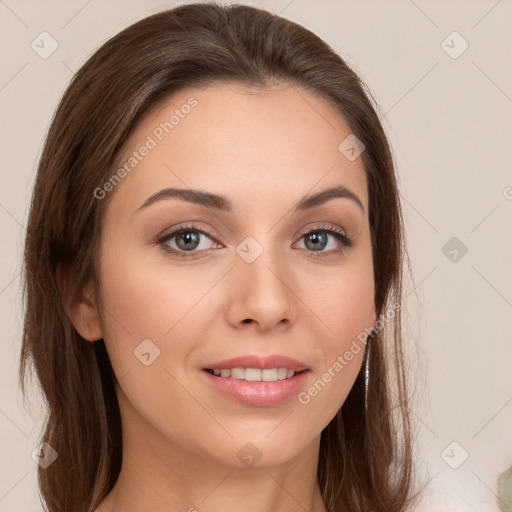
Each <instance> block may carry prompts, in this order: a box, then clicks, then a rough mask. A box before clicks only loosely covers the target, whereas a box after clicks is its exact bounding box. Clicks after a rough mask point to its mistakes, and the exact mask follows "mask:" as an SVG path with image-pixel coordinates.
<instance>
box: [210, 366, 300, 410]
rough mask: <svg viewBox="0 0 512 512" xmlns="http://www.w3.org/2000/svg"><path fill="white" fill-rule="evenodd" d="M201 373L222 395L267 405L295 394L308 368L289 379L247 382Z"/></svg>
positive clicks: (276, 403)
mask: <svg viewBox="0 0 512 512" xmlns="http://www.w3.org/2000/svg"><path fill="white" fill-rule="evenodd" d="M201 373H202V374H204V375H205V376H206V378H207V379H208V381H209V382H210V383H211V384H212V386H213V387H214V388H216V389H217V390H218V391H220V392H221V393H223V394H224V395H226V396H228V397H230V398H232V399H234V400H236V401H238V402H241V403H244V404H247V405H254V406H259V407H269V406H272V405H279V404H281V403H283V402H285V401H286V400H288V399H290V398H291V397H292V396H294V395H296V394H297V393H298V392H299V390H300V389H301V388H302V387H303V385H304V382H305V380H306V378H307V374H308V373H309V370H305V371H303V372H301V373H297V374H295V375H294V376H293V377H291V378H290V379H283V380H277V381H274V382H264V381H260V382H249V381H246V380H243V379H232V378H231V377H217V376H216V375H213V374H211V373H209V372H207V371H206V370H203V371H202V372H201Z"/></svg>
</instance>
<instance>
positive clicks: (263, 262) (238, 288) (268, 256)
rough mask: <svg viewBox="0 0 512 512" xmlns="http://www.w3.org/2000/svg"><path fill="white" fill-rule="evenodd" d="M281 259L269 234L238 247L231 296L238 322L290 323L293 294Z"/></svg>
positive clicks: (251, 237)
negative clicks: (286, 320)
mask: <svg viewBox="0 0 512 512" xmlns="http://www.w3.org/2000/svg"><path fill="white" fill-rule="evenodd" d="M284 256H285V255H284V254H283V251H281V250H280V248H279V247H278V246H277V242H276V240H275V237H274V236H273V232H272V231H270V232H268V233H264V232H262V231H260V232H258V234H256V235H254V236H252V235H250V236H247V237H246V238H245V239H243V240H242V242H241V243H239V244H238V246H237V247H236V259H235V263H234V277H235V283H234V285H233V289H232V292H231V293H232V300H233V301H234V303H236V304H237V306H236V310H237V315H236V316H237V317H238V320H239V321H244V320H247V319H252V320H255V321H257V322H258V323H260V324H262V325H263V324H265V325H273V324H277V323H279V322H280V321H281V320H282V319H290V315H291V314H292V310H291V308H292V303H293V293H292V291H291V283H289V281H290V272H288V271H287V268H288V266H287V262H286V261H285V260H284Z"/></svg>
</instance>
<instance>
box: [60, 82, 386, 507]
mask: <svg viewBox="0 0 512 512" xmlns="http://www.w3.org/2000/svg"><path fill="white" fill-rule="evenodd" d="M190 97H193V98H195V99H196V100H197V102H198V104H197V106H196V107H195V108H193V109H192V111H191V112H190V114H188V115H187V116H186V117H185V118H184V119H181V120H180V123H179V124H178V125H177V126H175V127H174V129H173V130H172V132H171V133H169V134H168V135H165V137H164V138H163V140H162V141H161V142H159V143H158V145H157V146H156V147H155V148H154V149H152V150H151V151H150V152H149V154H148V155H147V156H146V157H144V158H143V159H142V161H140V162H139V163H138V165H137V166H136V167H135V168H134V169H133V170H132V171H131V172H130V173H129V174H128V175H127V176H126V177H125V178H124V179H123V180H122V181H121V182H120V183H119V184H118V185H117V186H116V187H115V189H114V190H113V191H110V192H109V197H108V201H109V202H108V207H107V208H106V211H105V215H104V218H103V225H102V230H103V231H102V237H101V243H100V282H101V291H100V297H99V298H100V299H101V301H100V302H98V301H95V299H94V294H92V292H84V295H83V298H82V300H81V302H80V303H79V304H78V305H77V306H76V307H75V308H74V309H73V310H72V311H71V312H70V316H71V317H72V320H73V323H74V324H75V327H76V328H77V330H78V331H79V332H80V334H82V336H83V337H84V338H86V339H88V340H90V341H94V340H96V339H100V338H104V340H105V343H106V346H107V350H108V353H109V357H110V359H111V361H112V365H113V368H114V371H115V374H116V376H117V379H118V381H119V385H118V388H117V394H118V399H119V405H120V410H121V416H122V428H123V465H122V470H121V473H120V476H119V479H118V481H117V483H116V485H115V487H114V488H113V489H112V491H111V492H110V494H109V495H108V496H107V497H106V498H105V500H104V501H103V502H102V503H101V505H100V506H99V507H98V508H97V512H119V511H123V512H131V511H139V510H152V511H156V512H159V511H162V512H163V511H164V510H165V511H166V512H167V511H169V510H173V511H174V510H176V511H178V510H182V511H190V512H192V511H193V510H197V511H198V512H213V511H218V510H244V511H246V512H284V511H289V510H305V511H313V512H323V511H326V508H325V505H324V503H323V501H322V498H321V494H320V490H319V487H318V483H317V480H316V471H317V465H318V452H319V443H320V434H321V431H322V429H323V428H324V427H325V426H326V425H327V424H328V423H329V422H330V421H331V419H332V418H333V417H334V415H335V414H336V412H337V411H338V410H339V408H340V407H341V406H342V404H343V402H344V401H345V398H346V396H347V395H348V393H349V391H350V389H351V387H352V385H353V383H354V380H355V378H356V376H357V374H358V372H359V370H360V367H361V363H362V357H363V350H361V351H360V352H359V353H358V354H356V355H354V357H353V359H352V360H351V361H350V362H349V363H348V364H347V365H346V366H345V367H344V368H343V370H342V371H341V372H340V373H339V374H337V375H336V377H335V378H333V379H332V380H331V381H330V382H329V383H328V384H327V385H326V386H325V387H324V389H323V390H322V391H321V392H320V393H318V395H317V396H315V397H313V398H311V401H310V402H309V403H308V404H307V405H303V404H301V403H300V402H299V401H298V399H297V396H294V397H292V399H290V400H288V401H286V402H285V403H282V404H280V405H277V406H272V407H256V406H249V405H244V404H240V403H238V402H234V401H233V400H231V399H229V398H226V397H224V396H222V395H220V394H219V392H218V391H216V390H215V389H214V388H213V387H211V386H209V385H208V384H205V381H204V379H203V378H202V377H203V375H202V374H201V369H202V368H204V367H206V366H207V365H208V363H213V362H215V361H219V360H222V359H227V358H231V357H235V356H240V355H246V354H284V355H287V356H290V357H293V358H295V359H298V360H300V361H303V362H305V363H306V364H307V365H308V366H309V368H310V373H309V374H308V376H307V381H306V384H305V385H304V387H303V389H305V390H307V388H309V387H310V386H311V385H312V384H313V383H314V382H315V381H317V380H318V379H319V378H320V377H321V376H322V374H323V373H324V372H326V371H327V369H328V368H329V367H332V365H333V363H334V362H335V361H336V360H337V357H338V356H339V355H343V354H344V353H345V352H346V351H347V350H348V349H349V348H350V346H351V343H352V342H353V340H355V339H357V336H358V334H360V333H361V332H362V331H364V329H365V328H371V326H372V325H373V324H374V323H375V320H376V317H375V310H374V303H373V298H374V276H373V266H372V249H371V242H370V229H369V222H368V197H367V184H366V178H365V173H364V167H363V163H362V160H361V158H357V159H356V160H354V161H350V160H348V159H347V158H346V157H345V156H344V155H343V154H342V153H341V152H340V151H339V150H338V145H339V144H340V142H341V141H343V140H344V139H345V138H346V137H347V136H348V135H349V134H350V133H351V130H350V129H349V127H348V125H347V124H346V123H345V121H344V120H343V119H342V118H341V117H340V115H339V114H338V113H337V112H336V111H335V110H334V108H333V107H332V106H331V105H330V104H329V103H327V102H326V101H325V100H323V99H321V98H318V97H316V96H314V95H313V94H312V93H310V92H308V91H306V90H304V89H301V88H298V87H293V88H292V87H288V86H281V87H277V86H276V87H272V88H267V89H265V90H264V91H262V90H258V91H256V90H249V89H247V88H245V87H242V86H237V85H233V84H231V85H226V84H217V85H214V86H209V87H208V88H206V89H197V88H189V89H186V90H183V91H181V92H179V93H178V94H175V95H174V96H173V97H172V98H169V99H166V100H165V101H164V102H162V103H160V104H159V105H158V106H157V108H153V109H152V111H151V112H150V113H149V114H148V115H147V116H146V117H145V118H144V119H143V120H142V122H141V123H140V124H139V125H138V126H137V127H136V129H135V131H134V132H133V133H132V135H131V137H130V140H129V141H128V145H127V148H126V154H127V155H129V154H131V152H132V151H133V150H136V149H137V148H140V146H142V145H143V144H144V142H145V141H146V140H147V136H148V135H149V134H151V133H152V131H153V130H154V129H155V127H156V126H158V125H159V123H160V122H163V121H164V120H167V119H169V117H170V116H171V115H172V114H173V112H174V110H175V109H176V108H180V106H181V105H183V104H185V103H186V102H187V100H188V99H189V98H190ZM336 185H343V186H345V187H347V188H348V189H350V190H351V191H352V192H353V193H354V194H356V195H357V197H358V198H359V199H360V201H361V203H362V205H363V207H364V211H362V210H361V209H360V208H359V207H358V205H357V204H356V203H355V202H354V201H351V200H349V199H346V198H345V199H342V198H336V199H332V200H330V201H328V202H326V203H325V204H323V205H320V206H318V207H316V208H313V209H311V210H306V211H303V212H293V211H291V208H292V205H293V204H295V202H296V201H298V200H299V199H300V198H302V197H303V196H304V195H306V194H308V195H309V194H312V193H315V192H319V191H321V190H323V189H325V188H329V187H331V186H336ZM168 187H176V188H183V189H187V188H193V189H201V190H203V191H208V192H211V193H216V194H222V195H224V196H227V197H228V198H229V199H230V200H231V201H232V202H233V203H234V204H235V205H236V209H235V211H233V212H221V211H216V210H213V209H209V208H206V207H204V206H200V205H195V204H192V203H188V202H184V201H182V200H180V199H176V198H173V199H165V200H162V201H157V202H155V203H153V204H152V205H150V206H148V207H147V208H142V209H140V210H138V209H139V208H140V206H141V205H142V204H143V203H144V202H145V201H146V199H147V198H148V197H149V196H151V195H152V194H154V193H155V192H158V191H159V190H161V189H164V188H168ZM137 210H138V211H137ZM192 221H193V222H194V224H196V225H197V227H199V228H200V229H206V230H209V231H211V232H212V233H213V234H214V235H215V238H214V239H212V238H209V237H208V236H205V235H200V237H201V243H200V244H201V245H200V246H199V248H197V249H194V250H195V253H196V254H197V253H200V254H201V255H200V257H197V258H195V259H189V260H187V259H183V258H180V257H179V256H174V255H172V254H170V253H169V252H166V251H165V250H164V248H163V244H160V245H159V244H158V243H156V242H155V239H156V238H157V237H158V235H159V234H161V233H162V232H163V231H165V230H167V231H169V229H168V228H171V227H180V226H182V225H184V224H186V223H188V222H192ZM323 223H329V224H333V225H335V226H337V227H338V228H340V229H343V230H344V231H345V232H346V233H347V235H348V236H349V237H351V238H352V239H353V241H354V245H353V247H350V248H345V247H343V246H342V245H341V242H339V241H337V239H336V238H334V237H333V236H332V235H328V242H327V246H326V247H324V248H323V249H322V248H320V252H318V251H314V250H312V249H308V246H307V245H306V242H307V240H308V237H307V236H303V234H304V233H306V232H308V231H312V230H314V229H315V228H317V226H318V225H321V224H323ZM318 231H319V230H318V229H317V230H316V231H315V232H316V233H318ZM248 236H251V237H253V238H254V239H255V240H256V241H257V242H258V243H259V244H260V246H261V247H262V248H263V252H262V254H261V255H260V256H259V257H258V258H257V259H256V260H255V261H254V262H252V263H250V264H249V263H247V262H246V261H244V259H242V258H241V257H240V256H239V255H238V254H237V252H236V248H237V246H238V245H239V244H240V243H241V242H242V241H243V240H244V239H245V238H246V237H248ZM169 244H171V246H172V247H173V248H174V249H175V250H178V251H179V250H180V249H179V246H178V245H177V237H175V238H174V239H173V241H169V242H167V246H169ZM336 249H342V250H341V252H333V251H334V250H336ZM181 252H186V251H184V250H183V249H181ZM187 254H190V252H188V253H187ZM312 255H313V256H318V258H316V259H312V258H311V256H312ZM148 338H149V339H151V340H152V342H153V343H154V344H155V345H156V346H157V347H158V348H159V350H160V356H159V357H158V358H156V359H155V360H154V361H153V362H152V363H151V364H150V365H149V366H145V365H144V364H142V363H141V361H140V360H139V359H138V358H137V357H135V356H134V350H135V349H136V347H137V346H138V345H139V344H140V343H141V341H142V340H144V339H148ZM248 442H251V443H252V444H253V445H254V446H256V447H257V449H258V451H259V452H260V453H261V459H260V460H259V461H258V462H257V464H256V465H255V466H254V467H247V466H245V465H244V464H243V463H242V462H241V461H240V460H239V459H238V457H237V453H238V451H239V450H240V449H241V448H242V447H243V446H244V445H246V443H248ZM249 497H250V498H252V499H247V498H249ZM254 497H257V499H254Z"/></svg>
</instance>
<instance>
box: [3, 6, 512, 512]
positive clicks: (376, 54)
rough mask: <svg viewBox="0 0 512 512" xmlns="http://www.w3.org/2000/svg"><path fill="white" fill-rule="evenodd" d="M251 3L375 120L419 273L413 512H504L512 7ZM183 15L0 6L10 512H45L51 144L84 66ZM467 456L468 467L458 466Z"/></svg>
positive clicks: (511, 450)
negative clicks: (26, 267)
mask: <svg viewBox="0 0 512 512" xmlns="http://www.w3.org/2000/svg"><path fill="white" fill-rule="evenodd" d="M244 3H248V4H254V5H257V6H261V7H264V8H267V9H269V10H271V11H274V12H276V13H281V14H282V15H283V16H285V17H287V18H289V19H291V20H294V21H297V22H299V23H301V24H303V25H304V26H306V27H307V28H309V29H311V30H312V31H314V32H315V33H316V34H318V35H319V36H320V37H322V38H324V39H325V40H326V41H327V42H328V43H329V44H331V46H333V47H334V48H335V49H336V50H337V51H338V52H339V53H340V54H341V55H342V56H343V57H344V58H345V59H346V60H347V61H348V62H349V63H350V64H351V65H352V66H353V67H354V68H355V69H356V71H358V72H359V73H360V75H361V76H362V78H363V79H364V80H365V81H366V83H367V84H368V85H369V87H370V89H371V91H372V92H373V95H374V97H375V98H376V100H377V102H378V103H379V104H380V106H381V108H382V111H383V117H384V123H385V127H386V130H387V132H388V134H389V137H390V139H391V143H392V145H393V147H394V151H395V154H396V161H397V164H398V173H399V177H400V186H401V193H402V197H403V200H404V207H405V211H404V213H405V219H406V225H407V231H408V233H407V238H408V244H409V251H410V256H411V261H412V265H413V272H414V284H411V285H410V287H409V290H408V293H409V295H408V297H407V302H408V308H407V309H408V311H409V314H410V318H409V322H408V323H409V331H408V334H407V336H408V340H409V342H410V343H411V345H413V344H414V343H415V341H417V342H418V343H419V345H420V347H421V350H422V353H423V359H424V362H423V363H422V364H424V368H425V369H424V371H425V376H424V377H423V381H422V380H421V379H420V380H418V387H419V391H421V395H420V396H419V399H418V402H417V405H415V411H414V413H415V414H414V416H415V418H416V420H417V422H418V429H419V451H418V469H419V471H420V472H421V473H422V474H423V476H424V477H425V479H426V480H429V479H430V480H431V481H430V484H429V485H428V487H427V490H426V492H425V495H424V498H423V501H422V502H420V504H419V505H418V507H417V509H416V510H417V511H418V512H423V511H425V512H426V511H443V512H469V511H478V512H483V511H498V510H499V509H498V507H497V504H496V493H497V483H496V479H497V476H498V475H499V474H500V473H502V472H503V471H505V470H506V469H507V467H509V466H510V465H511V464H512V442H511V441H512V440H511V434H510V433H511V432H512V428H511V427H512V385H511V384H512V377H511V375H512V371H511V362H512V348H511V334H510V333H511V321H510V319H511V312H512V279H511V277H512V271H511V265H510V263H511V261H512V237H511V236H510V233H511V229H510V228H511V224H512V222H511V221H512V174H511V172H510V171H511V162H512V149H511V148H512V142H511V141H512V115H511V114H512V99H511V98H512V68H511V66H510V62H511V55H512V38H511V37H510V33H511V29H512V22H511V20H512V3H511V1H510V0H501V1H495V0H492V1H491V0H490V1H471V2H469V1H450V2H446V1H431V2H427V1H425V0H422V1H420V0H415V1H414V2H413V1H411V0H409V1H407V0H400V1H399V0H395V1H389V2H379V1H373V2H369V1H364V2H363V1H360V2H349V1H346V0H344V1H334V0H323V1H315V2H312V1H310V2H308V1H306V0H292V1H290V0H272V1H271V0H268V1H260V2H244ZM174 5H177V3H176V2H165V1H149V0H146V1H141V0H138V1H135V0H131V1H125V2H114V1H112V0H110V1H103V2H100V1H98V0H92V1H91V0H89V2H87V1H64V0H61V1H53V2H50V1H46V2H38V1H35V0H33V1H21V0H20V1H15V0H0V37H1V43H2V61H1V63H2V65H1V67H0V109H1V112H2V123H1V137H0V140H1V144H2V145H1V156H2V165H1V171H0V172H1V188H0V247H1V249H0V262H1V264H0V304H1V325H2V343H1V348H0V350H1V357H0V365H1V369H0V374H1V376H2V386H1V391H0V431H1V434H2V437H1V453H2V456H1V460H2V463H1V464H0V512H4V511H18V512H25V511H33V510H40V505H39V498H38V493H37V484H36V467H37V466H36V464H35V462H34V461H33V460H32V459H31V456H30V454H31V452H32V450H34V448H35V447H36V446H37V443H38V435H39V428H40V422H39V421H40V411H41V405H40V404H41V402H40V399H39V398H38V397H37V395H34V398H33V407H32V409H31V411H30V412H28V411H26V410H25V409H24V408H23V403H22V400H21V394H20V392H19V390H18V385H17V368H18V353H19V348H20V332H21V318H22V312H21V305H20V299H21V295H20V291H19V285H20V263H21V248H22V241H23V235H24V225H25V223H26V219H27V208H28V204H29V198H30V191H31V186H32V183H33V179H34V172H35V166H36V162H37V159H38V157H39V155H40V152H41V148H42V143H43V139H44V135H45V132H46V130H47V128H48V125H49V122H50V119H51V116H52V114H53V112H54V110H55V108H56V106H57V102H58V100H59V98H60V97H61V95H62V93H63V91H64V89H65V87H66V85H67V83H68V82H69V80H70V78H71V77H72V75H73V72H74V71H76V70H77V69H78V68H79V67H80V65H81V64H82V63H83V62H84V60H85V59H86V58H87V56H89V55H90V54H91V53H92V52H93V51H94V50H95V49H96V48H97V47H98V46H99V45H100V44H101V43H103V42H104V41H105V40H106V39H107V38H109V37H110V36H112V35H113V34H115V33H117V32H118V31H119V30H121V29H122V28H124V27H126V26H127V25H129V24H131V23H132V22H134V21H136V20H138V19H140V18H142V17H144V16H146V15H149V14H152V13H154V12H157V11H159V10H162V9H164V8H171V7H172V6H174ZM43 31H46V32H48V33H50V34H51V36H52V37H53V38H54V39H55V40H56V41H57V42H58V48H57V50H56V51H55V52H54V53H53V54H52V55H51V56H50V57H49V58H47V59H43V58H41V57H40V56H39V55H38V54H37V53H36V52H35V51H34V50H33V49H32V48H31V43H32V41H34V40H35V39H36V38H37V37H38V36H39V34H40V33H41V32H43ZM454 31H457V32H458V33H459V34H460V36H461V37H462V38H463V39H464V40H465V41H467V43H468V44H469V47H468V49H467V50H466V51H465V52H464V53H462V54H461V55H460V56H458V58H452V57H451V56H450V55H449V54H448V53H447V51H448V52H451V53H452V55H454V54H455V53H454V52H458V51H459V50H461V49H462V48H463V46H462V45H463V44H464V41H463V40H462V39H460V38H459V36H457V35H455V36H454V35H451V36H450V37H448V36H449V35H450V34H451V33H452V32H454ZM447 37H448V39H446V38H447ZM445 39H446V42H445V43H444V44H443V43H442V42H443V41H444V40H445ZM445 50H447V51H445ZM452 237H457V239H458V240H459V241H458V242H457V243H459V244H460V243H463V244H464V245H465V246H466V247H467V249H468V252H467V253H466V254H465V255H464V256H463V257H460V252H459V253H458V255H459V256H458V259H457V261H455V262H454V261H450V259H449V258H448V257H447V256H445V254H444V253H443V250H442V249H443V247H444V246H445V244H446V243H447V242H448V241H449V240H450V239H451V238H452ZM452 249H453V248H452V247H450V246H449V247H448V250H452ZM448 250H446V249H445V252H448ZM453 254H454V253H453ZM414 286H416V289H415V290H414V293H413V288H414ZM420 362H421V361H420ZM454 441H455V442H456V443H458V444H456V445H452V446H450V447H449V448H448V450H447V451H444V450H445V448H446V447H448V446H449V445H450V443H452V442H454ZM465 452H467V453H468V455H469V456H468V458H467V460H466V461H465V462H464V463H463V464H462V465H460V466H459V467H458V468H457V469H454V468H452V467H450V465H449V464H448V462H450V463H451V464H452V465H453V466H456V465H457V464H458V463H460V460H461V458H462V457H463V455H464V453H465ZM443 454H444V455H443ZM447 461H448V462H447Z"/></svg>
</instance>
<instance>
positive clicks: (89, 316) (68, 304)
mask: <svg viewBox="0 0 512 512" xmlns="http://www.w3.org/2000/svg"><path fill="white" fill-rule="evenodd" d="M73 277H74V276H73V274H72V272H71V270H70V267H69V265H67V264H66V263H64V262H59V263H58V265H57V286H58V288H59V292H60V295H61V299H62V304H63V307H64V311H65V312H66V315H67V316H68V318H69V320H70V322H71V323H72V324H73V326H74V328H75V329H76V330H77V332H78V334H80V336H82V338H84V339H86V340H88V341H96V340H100V339H101V338H103V329H102V328H101V321H100V315H99V311H98V307H97V305H96V299H95V297H94V289H93V286H92V283H88V284H87V285H86V286H85V287H84V289H83V290H82V291H81V293H80V297H79V298H78V299H75V300H73V297H72V296H71V291H72V289H73V286H72V285H73V281H74V279H73Z"/></svg>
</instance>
